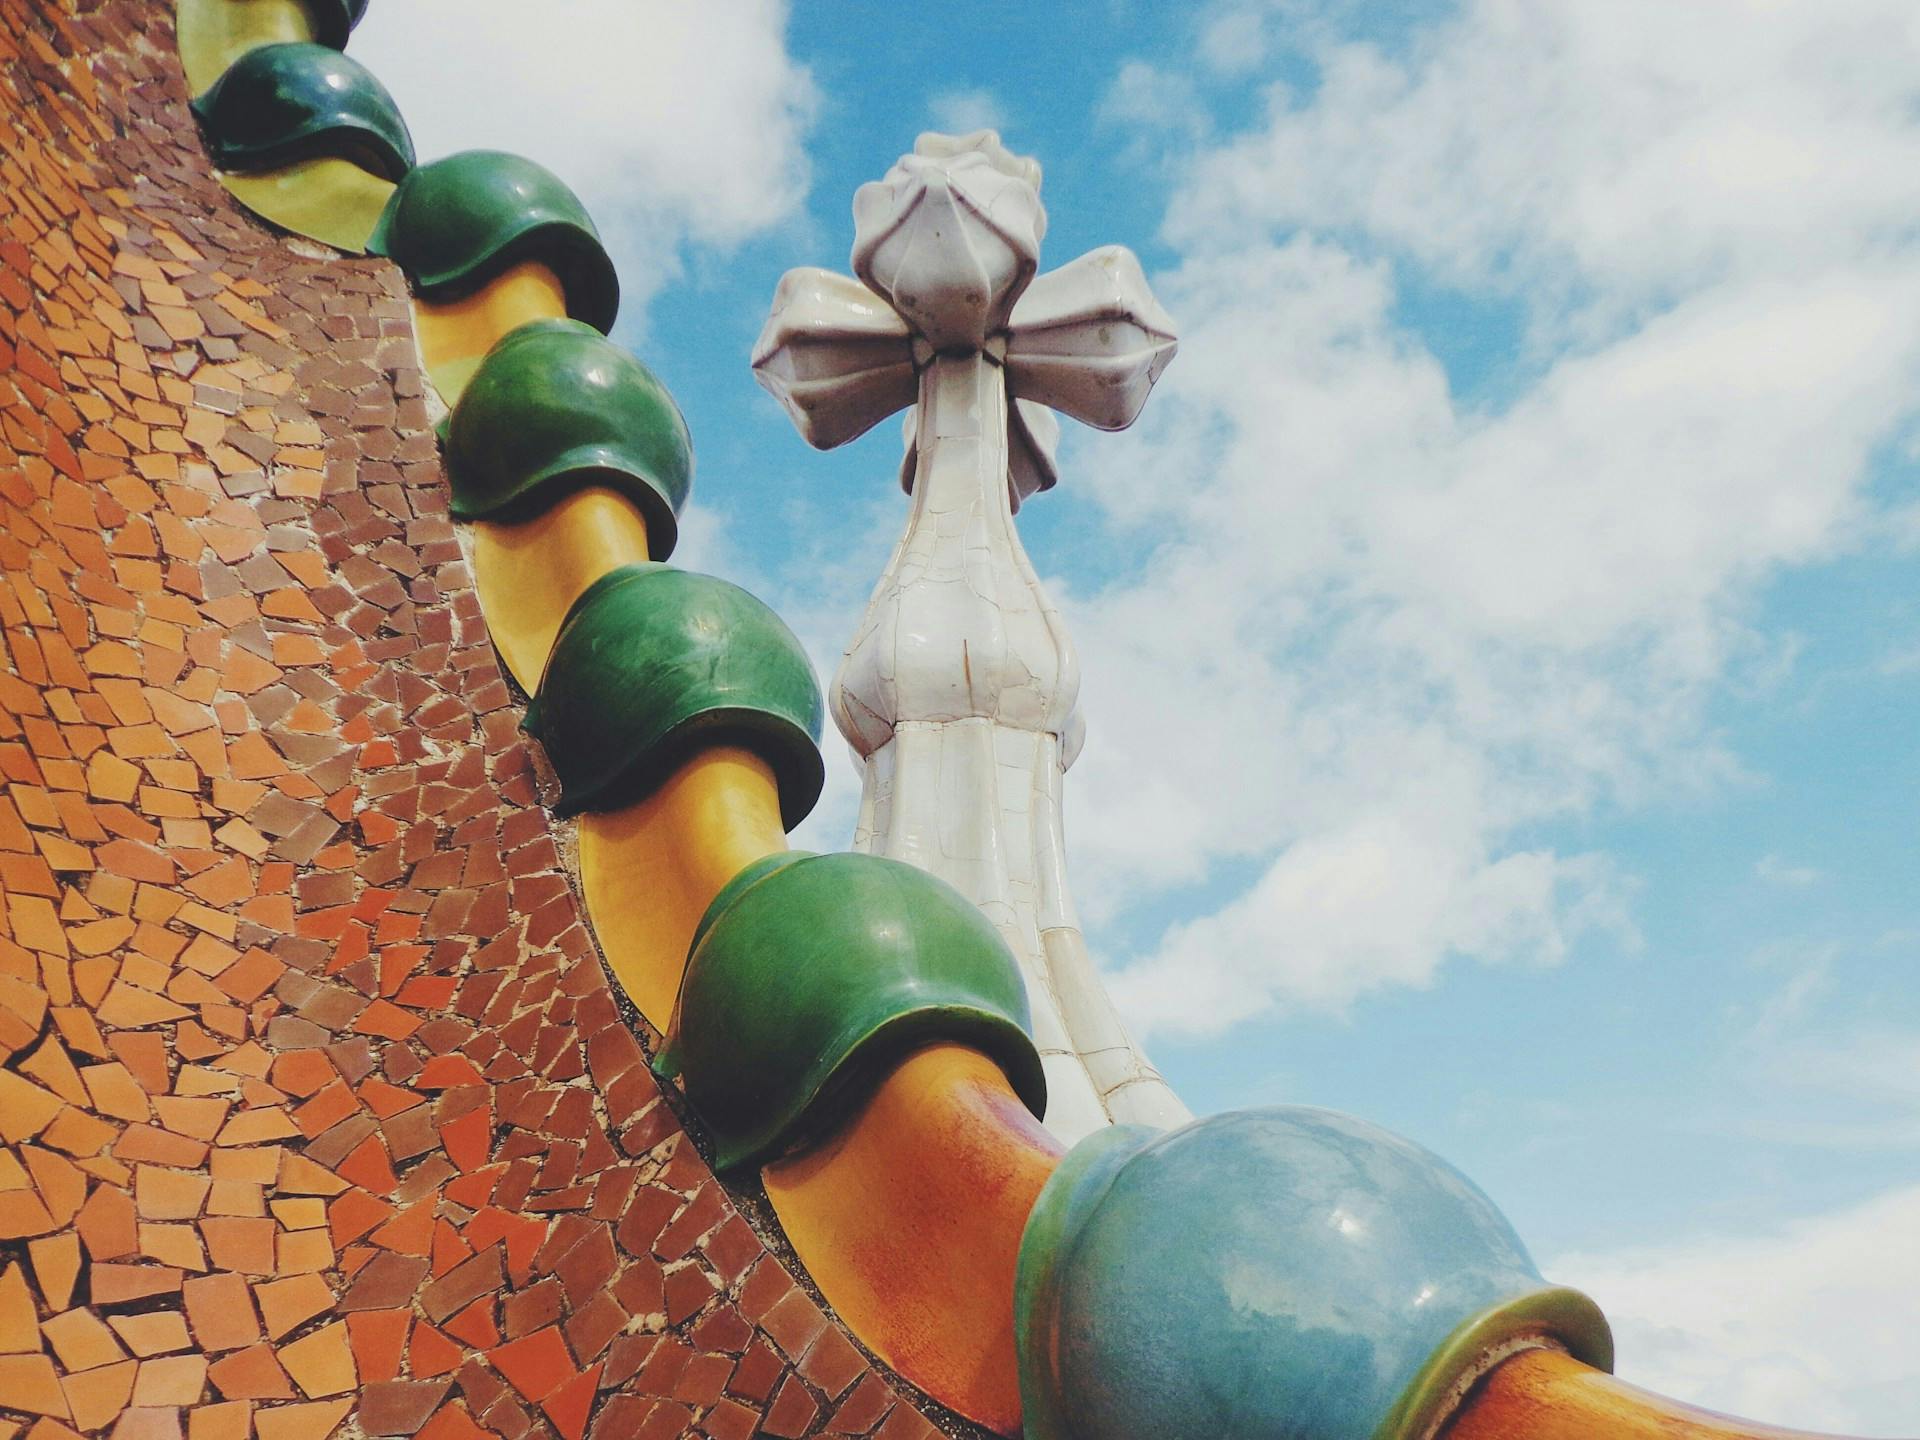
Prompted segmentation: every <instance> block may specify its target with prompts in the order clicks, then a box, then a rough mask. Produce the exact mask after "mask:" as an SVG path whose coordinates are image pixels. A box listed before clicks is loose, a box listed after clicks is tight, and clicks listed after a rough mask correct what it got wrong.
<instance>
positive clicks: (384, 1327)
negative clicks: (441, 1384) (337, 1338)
mask: <svg viewBox="0 0 1920 1440" xmlns="http://www.w3.org/2000/svg"><path fill="white" fill-rule="evenodd" d="M412 1322H413V1314H412V1312H411V1311H408V1310H362V1311H358V1312H356V1313H354V1314H351V1315H349V1316H347V1338H348V1340H349V1342H350V1343H351V1345H352V1348H353V1361H354V1368H355V1370H356V1371H357V1372H358V1374H359V1377H360V1382H361V1383H362V1384H363V1385H364V1384H374V1383H377V1382H378V1381H381V1380H391V1379H393V1378H394V1377H396V1376H397V1375H399V1373H400V1361H401V1357H402V1356H403V1355H405V1354H406V1353H407V1351H408V1348H409V1347H408V1345H407V1330H408V1327H409V1326H410V1325H411V1324H412ZM423 1328H426V1327H424V1326H423ZM416 1348H417V1345H416ZM413 1371H414V1373H415V1375H417V1376H418V1375H419V1373H420V1372H419V1365H418V1363H417V1360H416V1363H415V1364H414V1366H413ZM420 1378H423V1379H424V1378H428V1377H425V1376H421V1377H420Z"/></svg>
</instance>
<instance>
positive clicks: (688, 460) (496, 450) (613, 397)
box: [447, 320, 693, 560]
mask: <svg viewBox="0 0 1920 1440" xmlns="http://www.w3.org/2000/svg"><path fill="white" fill-rule="evenodd" d="M447 473H448V478H449V479H450V480H451V481H452V485H453V503H452V509H453V513H454V516H455V517H456V518H458V519H461V520H485V519H506V520H511V519H519V518H525V517H527V516H530V515H535V514H538V513H540V511H542V510H544V509H546V508H547V507H548V506H550V505H552V504H553V503H554V502H555V501H556V500H558V499H559V498H560V497H561V496H562V495H564V494H566V493H567V492H568V491H570V490H574V489H578V488H579V487H581V486H583V485H605V486H608V487H610V488H612V489H614V490H618V491H619V492H621V493H622V494H624V495H626V496H627V497H628V498H629V499H631V500H632V501H633V502H634V504H635V505H637V506H639V508H640V512H641V514H642V515H643V516H645V517H646V522H647V542H648V548H649V549H650V550H651V551H652V552H653V557H654V558H655V559H658V560H664V559H666V558H667V556H669V555H671V554H672V553H673V547H674V543H675V541H676V540H677V539H678V536H679V520H678V516H679V512H680V509H681V507H682V506H683V505H685V504H686V500H687V491H688V489H689V488H690V487H691V485H692V484H693V442H692V440H691V438H690V437H689V436H688V435H687V426H686V422H685V421H684V420H683V419H682V418H681V416H680V410H679V407H677V406H676V405H675V404H674V403H673V397H672V396H671V395H669V394H668V393H667V390H666V387H665V386H664V385H662V384H661V383H660V382H659V381H658V380H656V379H655V378H654V376H653V372H652V371H650V370H648V369H647V367H646V366H644V365H642V364H641V363H640V362H639V361H638V360H636V359H634V357H633V356H632V355H630V354H629V353H628V352H627V351H626V350H625V349H623V348H622V347H621V346H619V345H616V344H614V343H613V342H612V341H611V340H609V339H607V338H606V337H605V336H603V335H602V334H601V333H600V332H599V331H598V330H595V329H594V328H593V327H592V326H591V325H585V324H582V323H581V322H580V321H578V320H535V321H533V322H532V323H531V324H527V325H522V326H521V327H520V328H519V329H517V330H514V331H512V332H511V333H510V334H508V335H506V336H505V337H504V338H502V339H501V340H500V341H499V343H498V344H496V345H495V346H494V347H493V348H492V349H491V350H489V351H488V352H487V355H486V358H485V359H484V360H483V361H482V362H481V365H480V368H479V370H478V371H476V372H475V373H474V376H473V379H472V380H471V381H470V382H469V383H468V385H467V388H466V391H465V392H464V393H463V394H462V395H461V397H460V403H459V404H458V405H456V406H455V407H454V411H453V419H452V422H451V423H450V424H449V426H448V428H447Z"/></svg>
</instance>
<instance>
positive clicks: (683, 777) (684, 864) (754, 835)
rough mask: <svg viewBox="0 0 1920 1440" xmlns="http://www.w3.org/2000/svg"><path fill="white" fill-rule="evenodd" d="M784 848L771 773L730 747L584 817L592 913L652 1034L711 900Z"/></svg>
mask: <svg viewBox="0 0 1920 1440" xmlns="http://www.w3.org/2000/svg"><path fill="white" fill-rule="evenodd" d="M496 638H498V632H496ZM786 848H787V836H786V831H785V830H784V829H783V828H782V826H781V824H780V788H779V786H778V785H777V784H776V783H775V782H774V778H773V770H772V768H771V767H770V766H769V765H768V764H767V762H766V761H764V760H762V759H761V758H760V757H759V756H758V755H755V754H754V753H753V752H752V751H750V750H742V749H739V748H737V747H734V746H728V745H722V746H716V747H715V748H713V749H711V750H705V751H702V752H701V753H700V754H698V755H696V756H694V758H693V759H691V760H689V761H688V762H687V763H686V764H684V765H682V766H681V767H680V768H679V769H678V770H676V771H675V772H674V773H673V774H672V775H671V776H670V777H668V779H667V781H666V783H665V784H663V785H661V787H660V788H659V789H658V790H656V791H654V792H653V794H652V795H650V796H648V797H647V798H646V799H645V800H642V801H640V802H639V803H638V804H634V805H629V806H627V807H626V808H625V809H623V810H614V811H609V812H607V813H604V814H586V815H582V816H581V817H580V885H581V888H582V889H583V890H584V891H585V892H586V897H587V913H588V915H590V916H591V917H592V919H593V929H594V933H595V934H596V935H598V936H599V937H600V948H601V950H602V951H603V952H605V954H606V957H607V960H608V962H609V963H610V964H611V965H612V966H613V973H614V975H615V976H616V977H618V979H619V981H620V984H621V985H622V987H623V988H625V990H626V992H627V995H628V998H630V999H631V1000H632V1001H633V1003H634V1005H635V1006H636V1007H637V1008H638V1009H639V1011H640V1013H641V1014H642V1015H644V1016H645V1017H646V1019H647V1023H648V1024H649V1025H651V1026H653V1028H654V1029H656V1030H660V1031H664V1030H665V1029H666V1028H667V1022H668V1021H669V1020H671V1019H672V1018H673V1002H674V999H675V997H677V996H678V995H679V993H680V976H681V973H682V972H683V971H684V970H685V969H686V966H687V947H688V946H689V945H690V944H691V943H692V941H693V932H694V929H695V927H697V926H698V925H699V923H700V917H701V916H702V915H704V914H705V913H706V910H707V906H708V905H710V904H711V903H712V902H713V897H714V896H715V895H717V894H719V893H720V889H721V887H722V886H724V885H725V884H726V883H727V882H728V881H729V880H731V879H733V877H734V876H735V875H738V874H739V873H740V871H741V870H743V869H744V868H745V867H746V866H747V865H749V864H751V863H752V862H753V861H755V860H758V859H760V858H761V857H762V856H766V855H772V854H774V853H776V852H777V851H781V850H785V849H786Z"/></svg>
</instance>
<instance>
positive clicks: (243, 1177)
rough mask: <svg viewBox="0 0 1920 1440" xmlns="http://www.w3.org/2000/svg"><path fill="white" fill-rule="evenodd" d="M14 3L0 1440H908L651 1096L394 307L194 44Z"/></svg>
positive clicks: (2, 429) (151, 19)
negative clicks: (292, 213)
mask: <svg viewBox="0 0 1920 1440" xmlns="http://www.w3.org/2000/svg"><path fill="white" fill-rule="evenodd" d="M69 11H71V12H73V13H68V12H69ZM0 14H4V17H5V19H4V24H0V37H7V38H6V39H4V40H0V176H3V177H4V180H5V183H6V185H7V188H8V193H9V195H20V196H22V197H24V198H25V199H26V200H27V202H28V203H26V204H22V205H19V206H17V207H15V210H14V213H12V214H10V215H9V216H7V217H6V218H5V219H4V220H0V357H4V358H5V359H6V360H7V361H8V362H9V363H8V364H6V365H0V576H3V578H4V580H5V581H6V583H5V584H4V585H0V628H3V629H4V644H5V646H6V649H7V653H8V656H9V659H10V660H11V662H12V664H11V666H10V667H0V889H4V891H5V903H4V905H0V1058H4V1060H5V1064H4V1066H3V1067H0V1141H4V1147H0V1426H6V1425H13V1426H17V1427H28V1426H33V1425H38V1426H42V1427H46V1428H44V1429H41V1430H36V1431H30V1433H31V1434H32V1436H33V1440H63V1437H64V1436H66V1435H69V1434H72V1433H75V1432H76V1431H77V1432H80V1433H96V1434H109V1433H110V1434H113V1435H116V1436H124V1437H126V1440H180V1437H187V1440H248V1437H250V1436H257V1437H259V1440H326V1437H328V1436H329V1435H330V1434H331V1433H333V1432H334V1430H335V1429H336V1428H338V1427H340V1426H341V1425H343V1424H346V1423H348V1422H349V1417H350V1415H352V1414H353V1413H354V1411H355V1409H356V1407H357V1408H358V1416H357V1422H358V1425H359V1428H360V1431H361V1432H362V1433H365V1434H369V1435H386V1434H392V1435H407V1434H416V1433H418V1434H425V1435H430V1436H431V1437H432V1440H471V1437H474V1436H477V1435H480V1434H482V1433H488V1434H496V1435H499V1436H502V1437H504V1440H521V1437H523V1436H540V1437H548V1436H564V1437H567V1440H579V1437H582V1436H585V1435H590V1434H593V1435H597V1434H602V1433H605V1434H609V1435H616V1434H617V1435H618V1436H619V1437H620V1440H628V1437H631V1436H656V1435H657V1436H678V1435H683V1434H695V1433H704V1434H708V1435H716V1436H726V1435H745V1434H748V1433H752V1431H753V1429H754V1427H755V1426H760V1425H762V1424H764V1427H765V1433H793V1434H799V1433H824V1432H825V1431H828V1430H832V1431H833V1432H834V1433H840V1434H860V1433H867V1434H872V1433H889V1432H893V1431H897V1432H899V1433H902V1434H905V1433H914V1434H925V1433H930V1432H929V1430H928V1428H927V1426H926V1422H925V1421H924V1419H922V1417H921V1416H920V1415H919V1414H918V1413H917V1412H916V1411H914V1410H913V1409H912V1408H911V1407H910V1406H908V1405H906V1404H903V1403H901V1402H900V1401H899V1400H898V1399H897V1392H896V1391H895V1389H894V1387H892V1386H891V1385H890V1384H888V1383H887V1382H886V1381H885V1380H884V1379H883V1378H881V1377H879V1376H877V1375H876V1374H875V1373H874V1371H873V1370H872V1368H871V1367H870V1366H869V1365H868V1364H867V1362H866V1361H865V1360H864V1358H863V1357H862V1356H861V1355H860V1353H859V1352H858V1350H857V1349H856V1348H855V1347H853V1346H852V1345H851V1344H849V1343H848V1342H847V1341H846V1339H845V1337H844V1336H843V1335H842V1334H841V1333H840V1332H839V1331H838V1329H837V1328H835V1327H833V1326H832V1325H831V1323H830V1322H829V1321H828V1320H827V1319H826V1318H825V1317H824V1315H823V1314H822V1313H821V1312H820V1311H819V1309H818V1307H817V1306H816V1305H815V1303H814V1302H813V1301H812V1300H811V1299H810V1298H809V1297H808V1296H807V1295H806V1293H805V1292H804V1291H802V1290H800V1289H798V1288H796V1287H795V1285H794V1282H793V1281H792V1279H791V1277H789V1276H788V1275H787V1274H786V1272H785V1271H784V1270H783V1269H782V1268H781V1267H780V1266H779V1265H778V1263H776V1262H774V1261H772V1260H771V1259H770V1258H768V1257H767V1255H766V1249H765V1247H764V1246H763V1245H762V1243H761V1241H760V1239H759V1237H758V1236H757V1235H756V1234H755V1232H754V1231H753V1229H752V1228H751V1226H750V1225H749V1224H748V1223H747V1222H746V1220H745V1219H744V1218H742V1216H741V1215H740V1214H739V1213H738V1211H737V1210H736V1208H735V1206H734V1204H733V1201H732V1199H731V1197H730V1196H729V1195H728V1194H727V1193H726V1192H725V1191H724V1190H723V1189H721V1188H720V1187H719V1186H718V1185H717V1184H715V1183H714V1182H713V1180H712V1177H711V1175H710V1173H709V1172H708V1170H707V1167H706V1165H705V1164H704V1162H703V1161H702V1160H701V1159H700V1157H699V1155H698V1153H697V1152H696V1150H695V1149H694V1147H693V1146H692V1144H690V1143H688V1141H687V1140H686V1137H685V1136H684V1135H683V1134H682V1132H681V1130H680V1127H679V1124H678V1121H677V1120H676V1118H675V1116H674V1114H673V1112H672V1110H671V1109H670V1108H669V1107H668V1106H667V1105H666V1104H665V1103H664V1102H663V1101H662V1099H661V1097H660V1095H659V1092H658V1090H657V1088H656V1087H655V1086H654V1084H653V1082H652V1080H651V1077H650V1076H649V1075H648V1074H647V1072H646V1069H645V1065H644V1058H645V1057H644V1053H643V1051H642V1047H641V1045H640V1044H639V1043H638V1042H637V1041H636V1038H635V1034H634V1032H633V1030H632V1029H631V1028H630V1026H629V1023H628V1022H627V1021H625V1020H623V1019H622V1017H621V1012H620V1007H619V1005H618V1004H617V1003H616V1001H615V999H614V997H613V995H612V993H611V991H610V990H609V988H608V982H607V980H606V978H605V975H604V972H603V970H602V968H601V964H600V961H599V959H598V957H597V956H595V955H594V953H593V951H592V942H591V940H590V938H589V935H588V932H587V930H586V928H585V926H584V923H583V920H582V917H581V915H580V913H579V909H578V906H577V904H576V902H575V900H574V898H573V892H572V890H571V888H570V886H569V882H568V879H567V876H566V874H565V872H564V870H563V868H562V860H561V850H562V847H561V846H560V845H558V844H557V843H556V840H555V830H554V828H553V824H552V822H551V819H550V817H549V816H548V814H547V813H546V812H545V811H544V810H543V809H542V808H541V806H540V804H539V802H538V797H537V794H536V791H535V787H534V785H533V778H532V769H531V765H530V760H529V750H528V747H527V744H526V742H525V741H524V740H523V739H522V738H521V736H520V735H519V733H518V730H517V725H518V711H517V708H516V707H515V706H514V705H513V703H512V701H511V699H510V695H509V691H508V687H507V686H506V684H505V683H504V681H503V680H502V678H501V675H500V672H499V669H498V666H497V664H496V663H495V660H494V657H493V653H492V648H491V644H490V642H489V640H488V639H487V635H486V630H485V624H484V620H483V618H482V617H481V615H480V612H479V607H478V605H477V602H476V600H475V597H474V593H473V590H472V581H471V576H470V574H469V572H468V569H467V566H466V564H465V562H464V560H463V559H462V558H461V556H460V553H459V548H458V545H457V543H456V542H455V539H454V535H453V529H452V526H451V525H450V523H449V521H448V517H447V513H446V489H445V482H444V477H443V476H442V474H441V472H440V468H439V464H438V461H437V457H436V448H435V444H434V441H433V437H432V434H431V430H430V424H431V416H430V415H429V413H428V406H427V403H426V400H425V389H424V386H423V383H422V378H421V375H420V370H419V359H418V355H417V353H416V350H415V347H414V344H413V340H412V335H411V328H410V324H409V320H408V314H409V312H408V305H407V298H406V293H405V288H404V284H403V282H402V280H401V277H400V276H399V274H398V272H397V271H396V270H395V269H394V268H393V267H391V266H389V265H387V264H386V263H385V262H381V261H377V260H370V259H345V258H340V257H329V256H322V255H320V254H319V253H318V252H316V251H313V250H312V248H311V247H304V246H300V247H296V246H293V245H290V244H288V243H287V242H286V241H285V240H283V239H282V238H280V237H277V236H275V235H273V234H271V233H269V232H268V231H266V230H265V229H263V228H262V227H260V226H258V225H256V224H255V223H253V222H252V221H251V220H249V219H247V218H246V217H245V216H243V215H242V214H240V212H238V211H237V210H236V209H235V208H234V207H233V205H232V203H231V201H230V200H229V198H228V197H227V195H226V193H225V192H224V191H223V190H221V189H220V188H219V187H218V186H217V185H216V184H215V183H214V182H213V180H212V178H211V175H210V172H209V170H208V168H207V164H206V161H205V157H204V155H203V153H202V151H201V148H200V141H199V137H198V134H197V131H196V128H195V126H194V124H193V122H192V120H191V118H190V116H189V115H188V114H187V111H186V109H185V104H184V100H185V92H184V88H183V85H182V81H181V78H180V75H179V71H178V67H177V65H176V64H175V62H174V60H173V58H172V40H171V35H170V33H169V29H168V26H169V20H168V18H167V16H168V7H163V6H146V5H139V4H135V3H133V0H73V3H72V4H70V5H56V4H54V3H53V0H0ZM15 37H19V38H20V39H24V40H25V43H24V44H21V43H18V40H17V39H16V38H15ZM43 1326H46V1327H50V1328H48V1329H47V1330H46V1331H44V1332H43V1328H42V1327H43ZM56 1342H57V1343H56ZM43 1347H44V1348H43ZM516 1347H518V1348H516ZM596 1367H598V1368H597V1369H596ZM508 1372H511V1373H508ZM189 1392H191V1393H189ZM535 1392H537V1393H535ZM763 1415H764V1417H765V1418H764V1421H763V1420H762V1416H763Z"/></svg>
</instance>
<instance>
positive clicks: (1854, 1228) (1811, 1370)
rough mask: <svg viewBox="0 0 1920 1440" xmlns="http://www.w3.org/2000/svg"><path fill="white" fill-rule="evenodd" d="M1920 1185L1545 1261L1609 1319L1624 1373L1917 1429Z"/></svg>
mask: <svg viewBox="0 0 1920 1440" xmlns="http://www.w3.org/2000/svg"><path fill="white" fill-rule="evenodd" d="M1916 1236H1920V1186H1913V1187H1907V1188H1903V1189H1898V1190H1893V1191H1890V1192H1887V1193H1885V1194H1882V1195H1879V1196H1876V1197H1874V1198H1872V1199H1869V1200H1867V1201H1865V1202H1863V1203H1861V1204H1858V1205H1855V1206H1852V1207H1849V1208H1847V1209H1843V1210H1838V1211H1834V1212H1832V1213H1829V1214H1825V1215H1819V1216H1815V1217H1812V1218H1810V1219H1803V1220H1800V1221H1798V1222H1796V1223H1793V1224H1790V1225H1786V1226H1782V1227H1779V1228H1777V1229H1775V1230H1772V1231H1770V1232H1767V1233H1761V1234H1752V1235H1723V1236H1706V1237H1700V1238H1695V1239H1689V1240H1677V1241H1672V1242H1669V1243H1664V1244H1659V1245H1652V1246H1645V1247H1640V1248H1635V1249H1630V1250H1620V1251H1614V1252H1609V1253H1591V1254H1572V1255H1563V1256H1561V1257H1559V1258H1558V1259H1556V1260H1554V1261H1553V1263H1551V1264H1550V1265H1547V1266H1545V1267H1543V1268H1544V1269H1545V1270H1546V1273H1547V1274H1548V1275H1550V1276H1552V1277H1553V1279H1554V1280H1556V1281H1558V1282H1560V1283H1563V1284H1568V1285H1573V1286H1577V1287H1578V1288H1580V1289H1582V1290H1585V1291H1586V1292H1587V1293H1588V1294H1589V1295H1591V1296H1593V1298H1594V1299H1595V1300H1597V1301H1598V1302H1599V1303H1600V1306H1601V1308H1602V1309H1603V1310H1605V1311H1606V1312H1607V1317H1608V1319H1609V1320H1611V1321H1612V1323H1613V1327H1614V1333H1615V1336H1616V1339H1617V1341H1618V1345H1619V1362H1618V1373H1619V1375H1620V1377H1621V1378H1622V1379H1623V1380H1628V1381H1631V1382H1633V1383H1634V1384H1636V1385H1642V1386H1644V1387H1646V1388H1647V1389H1650V1390H1654V1391H1657V1392H1659V1393H1661V1394H1664V1395H1671V1396H1673V1397H1675V1398H1676V1399H1681V1400H1685V1401H1688V1402H1690V1403H1693V1404H1697V1405H1704V1406H1707V1407H1708V1408H1710V1409H1714V1410H1721V1411H1727V1412H1731V1413H1733V1414H1738V1415H1748V1416H1753V1417H1757V1418H1760V1419H1763V1420H1765V1421H1767V1422H1768V1423H1770V1424H1776V1425H1790V1426H1800V1427H1804V1428H1807V1429H1813V1430H1822V1431H1838V1432H1841V1433H1845V1434H1856V1435H1912V1434H1914V1433H1915V1432H1916V1429H1917V1428H1920V1399H1916V1398H1915V1397H1916V1396H1920V1352H1916V1350H1915V1348H1914V1345H1913V1343H1912V1340H1913V1335H1914V1334H1915V1332H1916V1331H1920V1243H1916V1242H1915V1237H1916Z"/></svg>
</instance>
